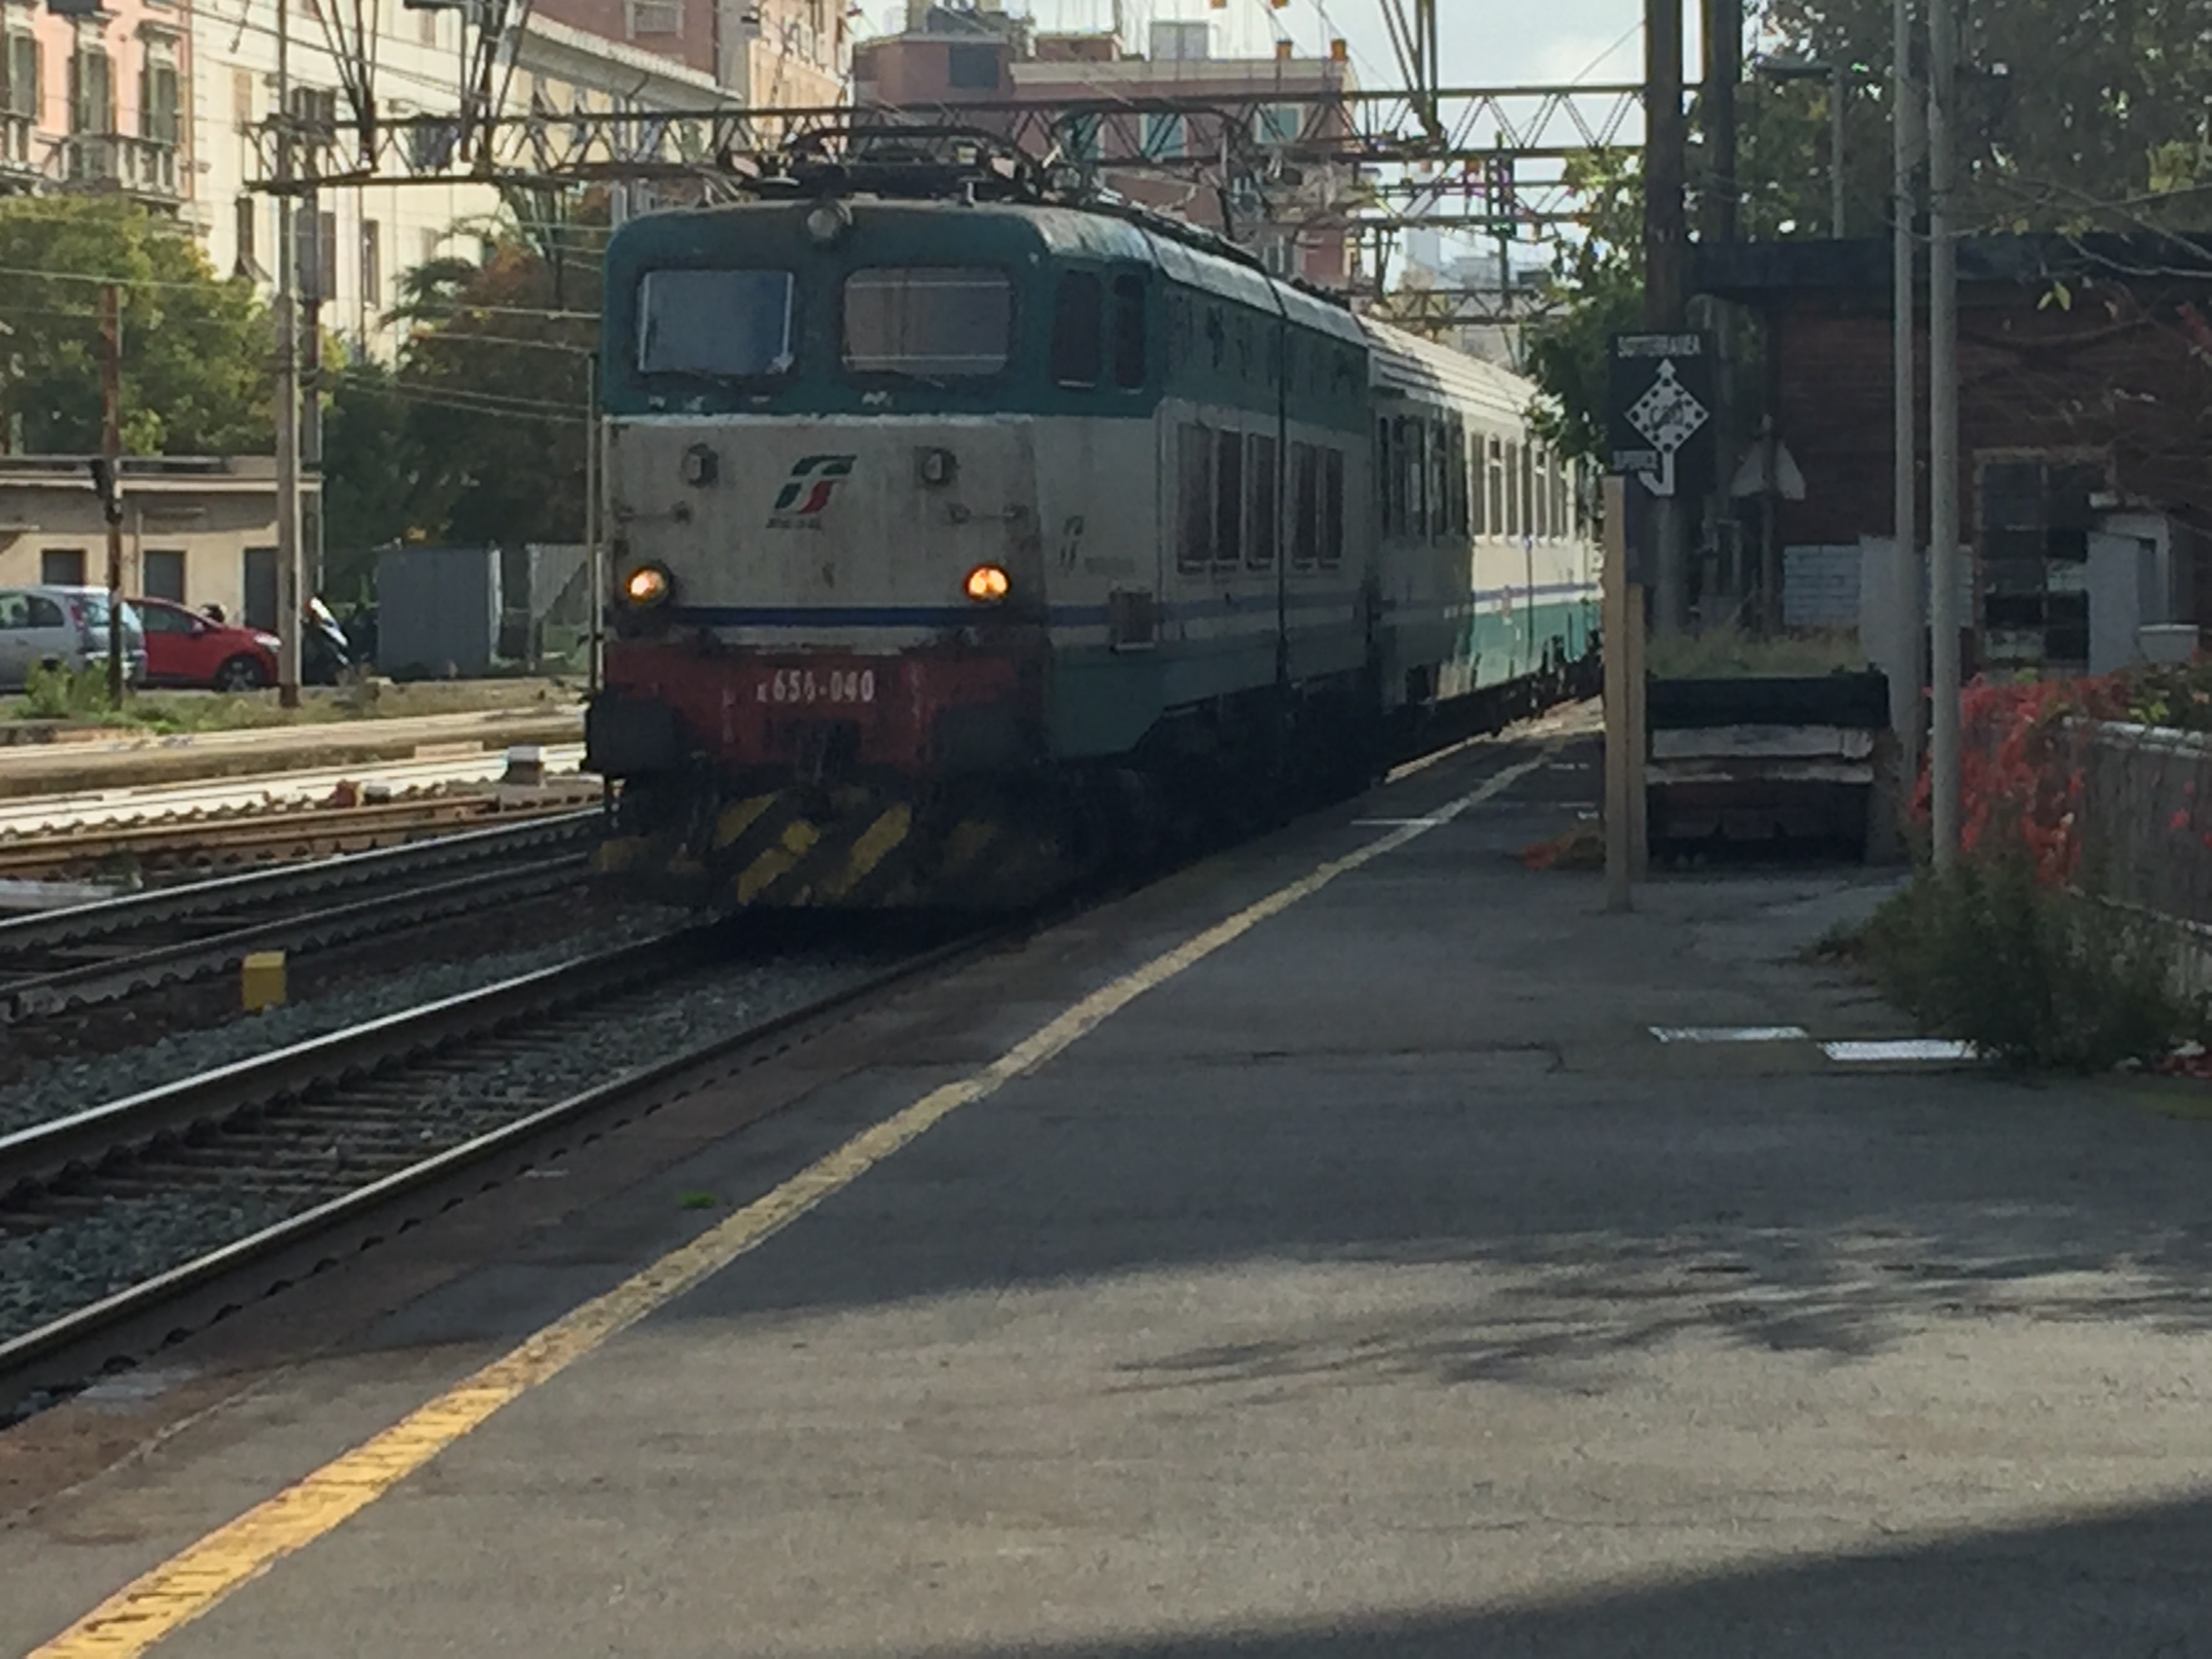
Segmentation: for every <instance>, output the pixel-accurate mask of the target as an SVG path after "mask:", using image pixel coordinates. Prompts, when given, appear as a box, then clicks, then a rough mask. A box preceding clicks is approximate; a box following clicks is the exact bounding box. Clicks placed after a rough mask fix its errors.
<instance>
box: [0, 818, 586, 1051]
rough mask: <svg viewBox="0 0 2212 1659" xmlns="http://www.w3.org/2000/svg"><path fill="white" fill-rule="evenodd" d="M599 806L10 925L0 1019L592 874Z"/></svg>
mask: <svg viewBox="0 0 2212 1659" xmlns="http://www.w3.org/2000/svg"><path fill="white" fill-rule="evenodd" d="M599 816H600V815H599V811H598V810H597V809H595V808H586V809H575V808H571V809H570V810H568V811H565V812H561V813H557V814H553V815H550V816H546V817H533V818H530V819H527V820H526V821H524V822H522V823H509V824H502V825H501V826H499V827H498V828H495V829H478V830H472V831H468V832H465V833H462V834H459V835H452V836H442V837H440V838H437V839H435V840H431V841H424V842H412V843H410V844H407V845H404V846H399V847H394V848H384V849H381V850H379V851H374V852H368V853H356V854H346V855H342V856H339V857H336V858H331V859H325V860H317V861H314V862H311V863H306V864H287V865H282V866H276V867H275V868H270V869H262V870H253V871H249V872H245V873H242V874H238V875H232V876H222V877H217V878H214V879H212V880H208V881H200V882H192V883H189V884H181V885H179V886H174V887H163V888H155V889H152V890H149V891H146V892H142V893H134V894H131V895H129V896H125V897H122V898H115V899H107V900H103V901H100V902H96V903H92V904H82V905H76V906H72V907H71V908H68V909H64V910H51V911H46V912H43V913H40V914H37V915H26V916H17V917H14V918H11V919H9V920H8V921H0V1024H13V1023H15V1022H17V1021H21V1020H23V1019H26V1018H34V1017H37V1016H40V1015H46V1014H53V1013H58V1012H64V1011H65V1010H67V1009H70V1008H73V1007H79V1006H88V1005H93V1004H98V1003H100V1002H105V1001H110V1000H114V999H116V998H118V997H124V996H129V995H131V994H134V993H136V992H139V991H143V990H149V989H154V988H157V987H162V986H167V985H175V984H184V983H188V982H190V981H193V980H196V979H201V978H204V977H207V976H209V975H214V974H219V973H222V972H225V971H227V970H228V969H232V968H234V967H236V966H237V965H238V964H239V963H240V962H242V961H243V960H244V959H245V958H246V956H247V954H248V953H250V952H252V951H269V950H283V951H308V950H314V949H327V948H329V947H331V946H334V945H343V944H347V943H349V942H352V941H354V940H357V939H367V938H371V937H374V936H375V935H378V934H380V933H390V932H392V931H395V930H397V929H401V928H406V927H421V926H424V925H427V924H428V923H431V922H435V921H447V920H450V919H452V918H453V917H457V916H462V915H469V914H471V913H472V912H475V911H480V910H486V909H491V908H496V907H498V906H501V905H503V904H507V903H511V902H514V901H517V900H520V899H526V898H532V897H536V896H539V895H541V894H544V893H549V892H553V891H556V890H559V889H561V888H563V887H566V886H569V885H572V884H574V883H576V882H577V881H579V880H580V879H581V878H583V876H584V875H585V873H586V866H587V861H588V860H589V857H590V848H591V845H592V842H593V840H594V839H595V838H596V836H597V834H598V831H599Z"/></svg>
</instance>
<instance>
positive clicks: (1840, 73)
mask: <svg viewBox="0 0 2212 1659" xmlns="http://www.w3.org/2000/svg"><path fill="white" fill-rule="evenodd" d="M1848 85H1849V83H1848V82H1846V81H1845V80H1844V64H1843V60H1842V59H1841V58H1838V60H1837V61H1836V62H1835V63H1833V64H1830V65H1829V66H1828V227H1829V234H1830V235H1832V236H1833V237H1834V238H1835V239H1836V240H1838V241H1839V242H1840V241H1842V240H1844V90H1845V88H1846V87H1847V86H1848Z"/></svg>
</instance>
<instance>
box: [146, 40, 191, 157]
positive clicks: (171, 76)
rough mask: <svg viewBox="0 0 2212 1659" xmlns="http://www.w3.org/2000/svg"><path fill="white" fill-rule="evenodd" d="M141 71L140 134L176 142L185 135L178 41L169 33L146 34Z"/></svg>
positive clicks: (166, 141)
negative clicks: (180, 99) (179, 92)
mask: <svg viewBox="0 0 2212 1659" xmlns="http://www.w3.org/2000/svg"><path fill="white" fill-rule="evenodd" d="M145 41H146V55H145V60H144V62H143V63H142V64H140V65H139V70H138V136H139V137H142V138H149V139H151V140H152V141H153V142H154V143H157V144H173V143H176V142H177V141H178V139H179V137H180V136H181V134H180V129H179V113H178V112H179V99H178V94H177V43H176V42H175V41H174V40H172V39H170V38H169V37H168V36H167V35H165V34H149V35H147V36H146V37H145Z"/></svg>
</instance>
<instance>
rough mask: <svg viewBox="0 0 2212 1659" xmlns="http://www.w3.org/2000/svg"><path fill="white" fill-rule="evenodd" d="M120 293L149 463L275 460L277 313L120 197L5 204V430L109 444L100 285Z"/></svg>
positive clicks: (126, 438) (74, 445) (126, 414)
mask: <svg viewBox="0 0 2212 1659" xmlns="http://www.w3.org/2000/svg"><path fill="white" fill-rule="evenodd" d="M110 281H112V282H114V283H116V284H117V286H118V288H119V289H121V294H122V306H121V312H122V321H123V358H122V377H121V379H122V385H121V394H122V428H123V443H124V447H125V449H127V450H129V451H131V453H137V454H204V455H224V454H238V453H249V454H250V453H257V452H258V453H264V454H265V453H267V452H268V450H269V447H270V442H271V439H272V432H271V426H270V402H269V363H270V347H271V343H272V341H273V338H274V337H273V335H272V334H271V333H270V326H269V315H268V312H267V309H266V308H265V307H264V306H263V305H262V304H261V302H260V301H259V300H258V298H256V296H255V295H254V293H253V290H252V286H251V285H250V284H248V283H244V282H226V281H222V280H220V279H218V278H217V277H216V275H215V274H214V272H213V271H212V270H210V268H209V265H208V263H207V258H206V256H205V255H204V253H202V252H201V251H200V249H199V246H198V245H197V243H195V242H194V241H193V240H192V238H191V234H190V233H189V232H188V231H186V230H185V229H183V228H180V227H179V226H178V225H177V224H176V223H175V222H173V221H170V220H166V219H161V218H157V217H155V216H153V215H151V214H149V213H147V212H145V211H144V210H142V209H140V208H137V207H136V206H134V205H132V204H129V203H127V202H123V201H120V200H118V199H115V198H113V197H49V196H28V197H12V198H0V323H4V324H5V325H7V327H8V329H9V331H11V332H10V333H9V335H8V336H6V337H5V340H6V343H5V346H4V348H3V349H0V351H3V352H4V355H0V435H4V434H5V433H6V432H7V430H8V429H9V418H8V417H10V416H12V417H15V421H16V422H20V427H21V446H22V447H23V448H24V449H26V450H28V451H32V452H37V453H61V454H85V453H90V452H92V451H94V450H97V449H98V448H99V447H100V362H101V356H102V351H103V348H102V344H101V340H100V289H101V284H102V283H104V282H110Z"/></svg>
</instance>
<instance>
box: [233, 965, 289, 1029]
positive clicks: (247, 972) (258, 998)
mask: <svg viewBox="0 0 2212 1659" xmlns="http://www.w3.org/2000/svg"><path fill="white" fill-rule="evenodd" d="M238 1000H239V1001H240V1004H241V1005H242V1006H244V1007H245V1009H246V1012H247V1013H249V1014H258V1013H259V1012H261V1011H262V1010H263V1009H264V1008H282V1007H283V1006H284V953H283V951H254V952H252V954H251V955H249V956H248V957H246V962H245V965H244V966H242V967H241V968H240V969H239V970H238Z"/></svg>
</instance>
